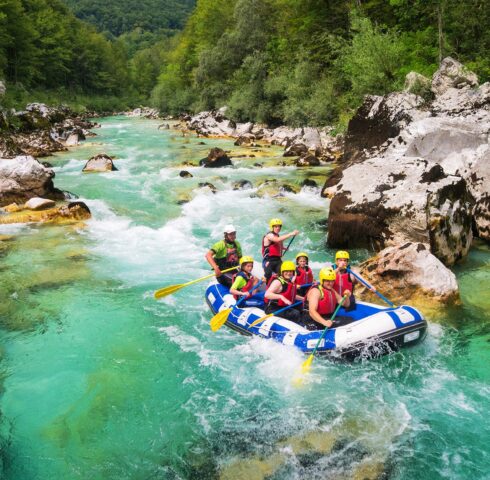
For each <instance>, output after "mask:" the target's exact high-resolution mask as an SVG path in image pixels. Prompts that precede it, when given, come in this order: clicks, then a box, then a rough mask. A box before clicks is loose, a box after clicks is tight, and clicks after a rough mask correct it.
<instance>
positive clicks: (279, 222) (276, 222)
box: [269, 218, 282, 230]
mask: <svg viewBox="0 0 490 480" xmlns="http://www.w3.org/2000/svg"><path fill="white" fill-rule="evenodd" d="M274 225H281V227H282V220H281V219H280V218H271V219H270V221H269V228H270V229H271V230H272V228H273V227H274Z"/></svg>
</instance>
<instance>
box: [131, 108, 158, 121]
mask: <svg viewBox="0 0 490 480" xmlns="http://www.w3.org/2000/svg"><path fill="white" fill-rule="evenodd" d="M124 115H126V116H127V117H144V118H151V119H157V118H160V112H159V111H158V110H157V109H156V108H149V107H139V108H135V109H134V110H132V111H131V112H125V113H124Z"/></svg>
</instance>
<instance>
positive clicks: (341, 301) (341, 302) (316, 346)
mask: <svg viewBox="0 0 490 480" xmlns="http://www.w3.org/2000/svg"><path fill="white" fill-rule="evenodd" d="M346 298H347V295H344V296H343V297H342V300H340V303H339V304H338V305H337V308H336V309H335V311H334V312H333V315H332V317H331V318H330V321H331V322H333V320H334V318H335V317H336V316H337V312H338V311H339V309H340V307H341V306H342V304H343V303H344V300H345V299H346ZM327 330H328V327H325V328H324V329H323V333H322V335H321V337H320V338H319V339H318V342H316V345H315V348H314V350H313V352H311V356H314V355H315V353H316V351H317V350H318V347H319V345H320V342H321V341H322V338H323V337H324V336H325V334H326V333H327Z"/></svg>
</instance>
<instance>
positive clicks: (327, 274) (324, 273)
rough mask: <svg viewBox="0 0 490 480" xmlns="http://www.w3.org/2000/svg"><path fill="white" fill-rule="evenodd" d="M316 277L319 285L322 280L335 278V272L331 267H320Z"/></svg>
mask: <svg viewBox="0 0 490 480" xmlns="http://www.w3.org/2000/svg"><path fill="white" fill-rule="evenodd" d="M318 277H319V278H320V285H321V284H322V283H323V281H324V280H335V272H334V271H333V270H332V269H331V268H322V269H321V270H320V273H319V275H318Z"/></svg>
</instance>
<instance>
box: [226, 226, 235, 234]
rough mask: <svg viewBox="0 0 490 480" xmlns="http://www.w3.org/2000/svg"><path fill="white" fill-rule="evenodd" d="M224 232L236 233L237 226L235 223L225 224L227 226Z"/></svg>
mask: <svg viewBox="0 0 490 480" xmlns="http://www.w3.org/2000/svg"><path fill="white" fill-rule="evenodd" d="M223 232H224V233H235V232H236V228H235V227H234V226H233V225H231V224H228V225H225V228H224V229H223Z"/></svg>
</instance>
